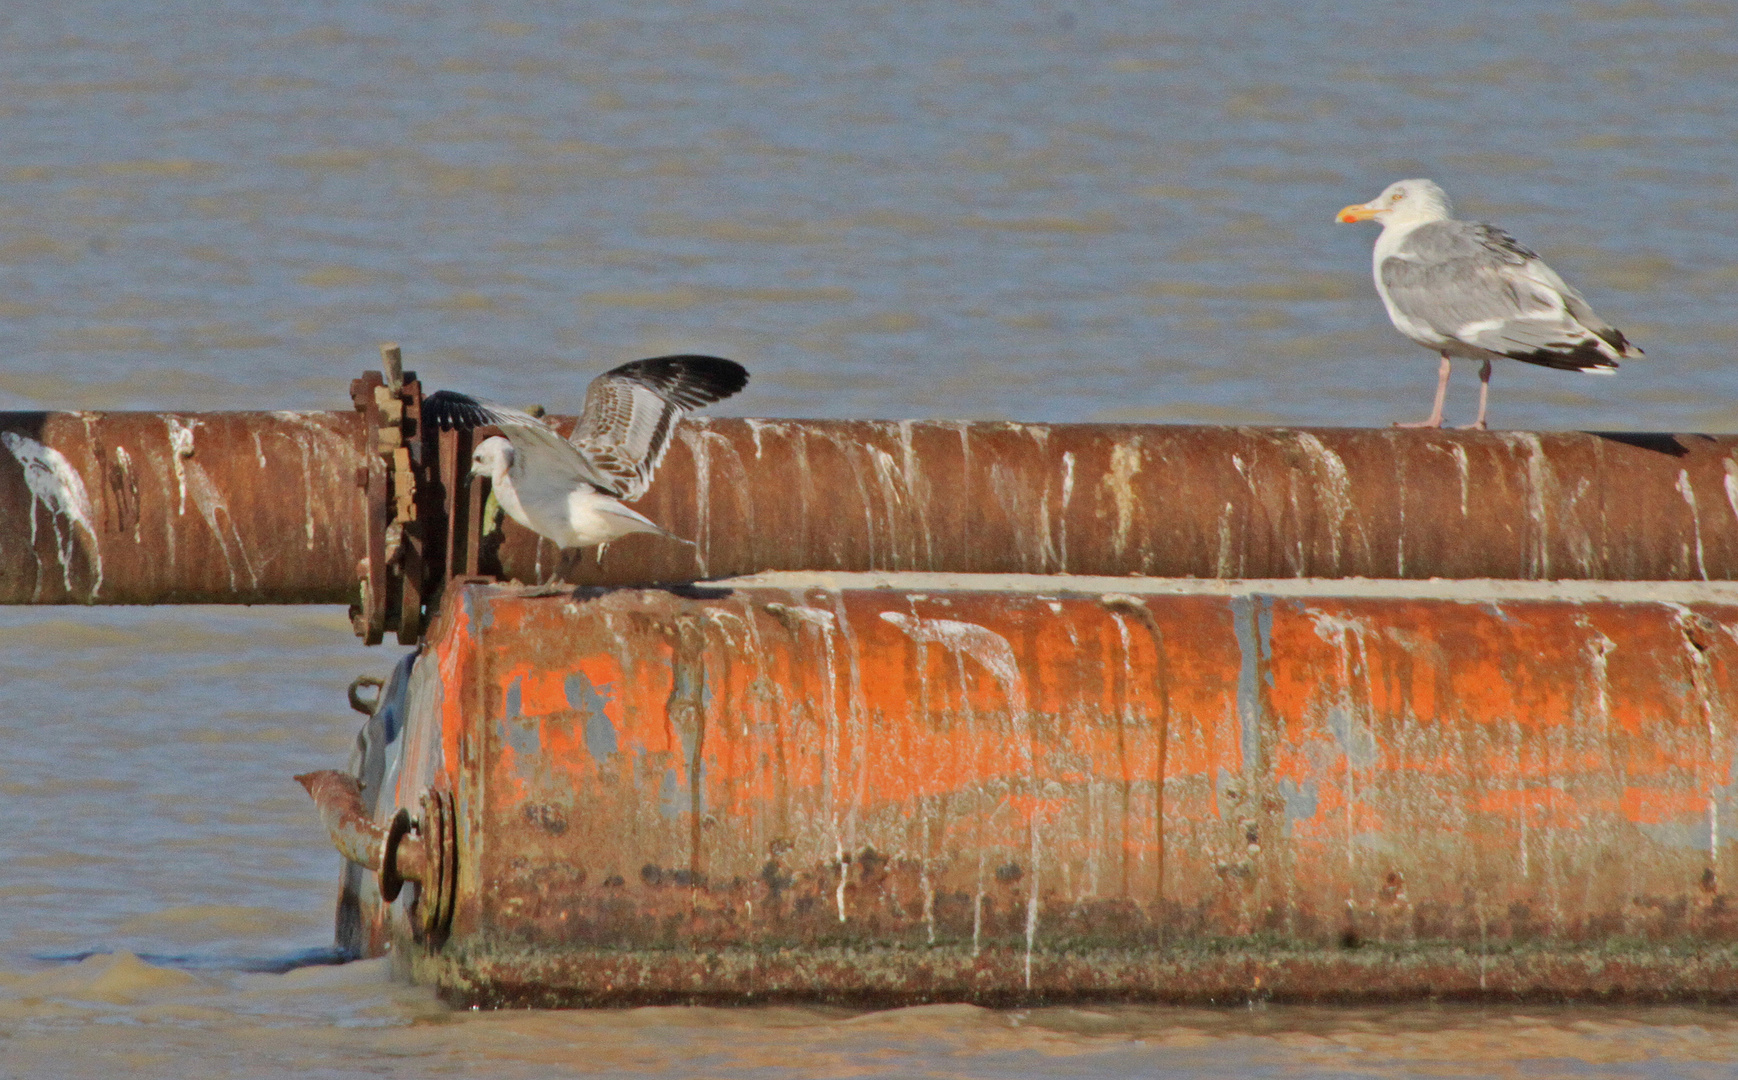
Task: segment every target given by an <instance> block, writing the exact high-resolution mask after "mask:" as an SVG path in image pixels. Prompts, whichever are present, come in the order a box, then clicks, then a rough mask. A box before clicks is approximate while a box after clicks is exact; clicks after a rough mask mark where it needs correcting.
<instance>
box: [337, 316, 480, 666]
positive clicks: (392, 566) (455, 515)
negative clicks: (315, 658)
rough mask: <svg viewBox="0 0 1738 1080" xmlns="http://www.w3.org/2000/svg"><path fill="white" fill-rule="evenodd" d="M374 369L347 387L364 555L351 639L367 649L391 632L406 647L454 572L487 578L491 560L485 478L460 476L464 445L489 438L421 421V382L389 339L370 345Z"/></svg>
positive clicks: (464, 468)
mask: <svg viewBox="0 0 1738 1080" xmlns="http://www.w3.org/2000/svg"><path fill="white" fill-rule="evenodd" d="M380 355H381V367H382V372H384V374H382V372H375V371H368V372H364V373H363V375H362V377H361V378H359V379H356V380H354V381H353V382H351V384H350V399H351V401H352V403H353V404H354V405H355V407H356V410H357V411H358V412H360V413H361V414H362V416H363V436H362V438H363V443H364V447H363V457H364V460H365V462H366V464H365V465H364V466H363V467H361V468H359V469H358V470H357V472H356V483H357V485H358V486H359V487H361V488H362V489H363V490H364V491H365V493H366V498H365V500H364V501H365V504H366V512H367V521H366V523H365V526H364V532H365V540H366V545H367V548H366V550H367V554H366V555H365V556H364V557H363V558H362V559H361V560H360V561H359V562H358V563H357V566H356V576H357V578H358V581H359V584H358V590H357V591H358V594H359V595H358V601H357V603H355V604H354V605H352V606H351V608H350V621H351V624H352V625H353V626H354V627H355V629H356V633H357V636H359V637H361V638H362V639H363V640H364V641H365V642H366V643H367V644H369V645H377V644H379V643H380V642H381V641H382V640H384V639H385V637H386V633H387V631H393V632H394V633H396V634H397V637H398V641H399V643H400V644H403V645H414V644H415V643H416V642H417V641H418V640H420V639H421V637H422V631H423V628H424V627H425V626H427V625H428V622H429V620H430V619H432V618H433V617H434V614H435V612H436V610H438V608H439V606H440V597H441V594H442V593H443V592H444V591H445V588H446V585H447V584H448V583H449V582H450V581H452V580H453V579H454V578H466V579H471V580H474V579H477V578H484V579H487V580H491V581H492V580H496V579H498V578H499V576H500V575H499V570H500V561H499V559H498V558H497V557H496V556H495V554H494V550H493V548H489V547H488V546H487V545H486V544H485V543H484V540H485V532H484V528H485V526H486V522H484V521H483V516H484V515H483V506H484V500H485V499H486V498H487V497H488V482H487V481H472V480H470V477H469V466H470V458H471V447H472V446H474V445H475V444H476V442H477V441H478V440H480V439H483V438H486V437H487V436H489V435H491V434H499V432H498V431H496V430H495V429H494V428H483V429H479V430H477V431H438V430H435V429H433V428H431V427H425V426H424V424H423V422H422V399H423V391H422V384H421V383H420V382H419V381H418V380H417V378H416V373H415V372H406V371H405V370H404V358H403V354H402V353H401V352H400V350H399V347H398V346H397V345H391V344H387V345H382V346H381V347H380Z"/></svg>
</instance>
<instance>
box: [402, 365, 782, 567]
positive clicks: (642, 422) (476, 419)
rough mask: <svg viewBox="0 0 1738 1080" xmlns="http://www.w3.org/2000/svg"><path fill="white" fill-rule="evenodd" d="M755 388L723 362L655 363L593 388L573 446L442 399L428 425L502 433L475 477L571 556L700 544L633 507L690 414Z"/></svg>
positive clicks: (449, 394) (487, 407) (502, 410)
mask: <svg viewBox="0 0 1738 1080" xmlns="http://www.w3.org/2000/svg"><path fill="white" fill-rule="evenodd" d="M746 385H748V371H747V369H745V368H744V367H743V366H742V365H741V364H738V363H736V362H735V361H734V360H725V359H722V358H720V357H716V356H687V355H683V356H656V357H652V358H650V359H646V360H634V361H631V362H629V363H626V364H623V365H621V366H620V367H617V368H612V369H611V370H609V371H606V372H604V373H603V374H602V375H599V376H598V377H597V378H595V379H593V380H592V381H591V385H590V386H588V387H587V388H586V391H585V404H584V406H583V408H582V409H581V410H580V414H579V422H578V423H577V424H576V425H575V426H574V429H573V435H572V437H571V438H569V439H564V438H562V437H561V435H560V434H559V433H558V432H556V430H555V429H554V428H553V427H551V426H550V425H549V424H547V423H545V422H544V421H543V420H541V419H539V418H537V417H535V416H532V415H531V414H530V413H527V412H524V411H522V410H519V409H514V408H509V407H507V406H505V405H496V404H492V403H490V402H485V401H479V400H477V399H476V398H472V397H469V396H467V395H465V394H459V393H454V392H453V391H451V390H439V391H436V392H435V393H433V394H430V395H429V396H428V397H427V398H426V399H424V401H423V419H424V421H425V422H428V423H433V424H435V425H437V426H439V427H441V428H443V429H459V430H475V429H477V428H482V427H489V426H493V427H496V428H498V429H500V432H501V434H500V435H491V436H489V437H487V438H485V439H483V440H482V441H481V442H480V443H478V444H477V445H476V447H475V448H474V449H473V451H472V455H471V475H472V476H473V477H486V478H488V479H489V480H490V481H491V484H492V490H493V492H494V494H495V499H496V501H497V502H498V503H499V504H500V506H501V509H502V510H503V511H504V512H505V513H506V514H507V516H508V517H510V518H512V519H513V520H514V521H516V522H518V523H519V524H521V525H523V526H525V527H526V528H527V529H530V530H531V531H532V532H534V533H536V534H537V535H539V536H542V537H546V538H548V539H549V540H550V541H552V542H553V543H554V544H555V546H556V547H558V548H560V549H562V550H563V551H566V550H568V549H572V548H587V547H593V546H599V549H600V552H601V550H602V549H601V545H606V544H608V543H609V542H610V541H612V540H616V539H619V538H621V537H623V536H627V535H629V534H631V533H637V532H645V533H654V534H656V535H658V536H662V537H666V538H668V539H671V540H677V541H680V542H682V543H691V542H692V541H688V540H684V539H683V538H682V537H679V536H675V535H673V534H671V533H670V532H668V531H667V530H665V529H664V528H663V527H662V526H660V525H659V524H657V523H656V522H654V521H652V520H651V519H650V518H648V517H646V516H645V515H644V514H641V513H640V512H639V511H637V510H635V509H633V508H632V507H629V506H627V505H625V504H626V503H629V502H633V501H634V500H635V499H638V498H639V497H640V496H642V495H644V494H645V493H646V489H647V488H649V487H650V486H651V484H652V476H653V474H654V473H656V471H657V468H658V463H659V462H660V461H662V460H663V458H664V452H665V451H666V450H667V449H668V448H669V445H670V436H671V434H672V433H673V432H674V431H675V428H676V424H677V422H678V421H680V420H681V418H682V416H683V414H684V413H686V412H688V411H689V410H692V409H696V408H699V407H700V406H702V405H710V404H711V403H713V402H715V401H722V400H723V399H725V398H727V397H729V396H731V395H732V394H734V393H736V392H737V391H739V390H741V389H742V388H743V387H744V386H746Z"/></svg>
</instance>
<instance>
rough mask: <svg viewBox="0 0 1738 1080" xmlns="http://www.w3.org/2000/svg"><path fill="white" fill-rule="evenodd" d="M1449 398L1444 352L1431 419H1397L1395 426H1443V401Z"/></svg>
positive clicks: (1482, 417)
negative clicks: (1407, 420) (1410, 420)
mask: <svg viewBox="0 0 1738 1080" xmlns="http://www.w3.org/2000/svg"><path fill="white" fill-rule="evenodd" d="M1447 398H1448V354H1447V353H1443V354H1442V374H1441V375H1440V376H1439V377H1438V378H1437V380H1436V408H1434V409H1432V410H1430V419H1428V420H1416V421H1413V422H1411V423H1402V422H1400V421H1399V420H1396V421H1394V426H1395V427H1437V428H1439V427H1441V426H1442V403H1443V401H1445V400H1446V399H1447ZM1479 419H1480V420H1481V421H1482V420H1483V419H1484V414H1483V413H1482V412H1481V413H1480V414H1479Z"/></svg>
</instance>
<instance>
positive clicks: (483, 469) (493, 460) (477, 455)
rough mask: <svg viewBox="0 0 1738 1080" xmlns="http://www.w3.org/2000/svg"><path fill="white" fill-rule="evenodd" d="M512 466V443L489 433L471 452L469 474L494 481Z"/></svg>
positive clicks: (498, 479)
mask: <svg viewBox="0 0 1738 1080" xmlns="http://www.w3.org/2000/svg"><path fill="white" fill-rule="evenodd" d="M512 467H513V444H512V443H510V442H508V441H507V440H506V439H504V438H502V437H501V436H499V435H491V436H489V437H488V438H487V439H484V440H483V441H482V442H480V443H478V444H477V448H476V449H475V450H474V451H472V452H471V475H472V476H486V477H488V478H489V479H491V480H493V481H495V482H496V483H500V482H501V478H502V477H503V476H506V475H507V470H508V469H510V468H512Z"/></svg>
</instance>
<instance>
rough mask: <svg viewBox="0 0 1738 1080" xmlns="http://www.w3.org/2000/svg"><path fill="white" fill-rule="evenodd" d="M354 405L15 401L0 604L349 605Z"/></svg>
mask: <svg viewBox="0 0 1738 1080" xmlns="http://www.w3.org/2000/svg"><path fill="white" fill-rule="evenodd" d="M361 435H362V423H361V418H360V417H359V416H357V415H355V414H354V413H335V412H334V413H325V412H236V413H126V412H122V413H99V412H88V413H41V412H36V413H0V451H3V452H0V603H4V604H182V603H186V604H213V603H217V604H334V603H347V602H349V601H351V600H353V599H354V598H355V596H356V589H357V586H356V579H357V574H356V563H357V560H358V559H359V558H361V556H362V554H363V550H364V548H363V537H362V493H361V489H360V488H358V487H357V485H356V469H357V467H358V466H359V465H361V464H362V456H361V453H360V450H359V448H358V444H359V443H360V441H361Z"/></svg>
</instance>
